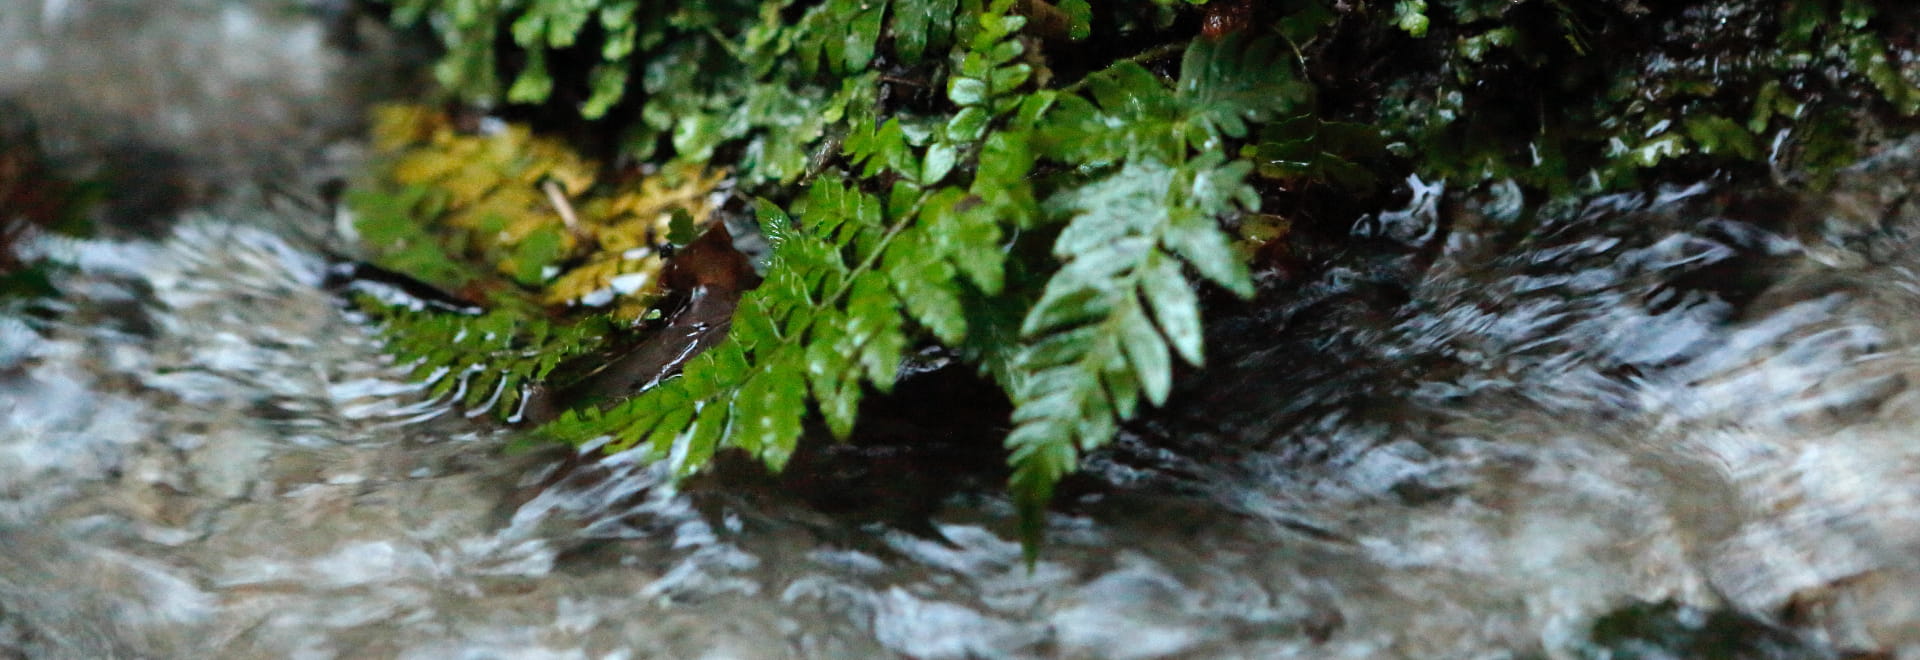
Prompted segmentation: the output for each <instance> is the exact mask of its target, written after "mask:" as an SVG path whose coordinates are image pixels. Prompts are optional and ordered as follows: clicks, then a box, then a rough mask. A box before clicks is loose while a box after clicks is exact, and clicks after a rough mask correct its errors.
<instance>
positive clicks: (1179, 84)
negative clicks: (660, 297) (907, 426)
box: [401, 0, 1312, 548]
mask: <svg viewBox="0 0 1920 660" xmlns="http://www.w3.org/2000/svg"><path fill="white" fill-rule="evenodd" d="M401 4H402V5H403V6H407V7H413V8H416V9H415V11H416V12H417V10H418V8H422V7H426V6H428V5H432V4H434V2H432V0H401ZM605 4H606V6H607V7H609V8H614V9H608V11H632V12H635V13H633V16H634V18H619V19H618V20H616V21H614V22H615V23H617V24H619V25H623V26H624V25H630V24H631V25H637V26H638V27H636V29H637V30H638V34H639V35H640V36H639V37H638V38H637V41H636V42H635V43H636V44H637V46H635V48H637V49H638V50H637V51H634V52H635V54H633V55H632V57H633V58H635V59H633V60H632V62H631V63H630V64H625V65H622V64H620V63H621V62H626V61H627V60H623V59H618V58H612V57H609V58H607V60H606V62H605V63H603V66H626V67H628V68H631V69H633V71H634V74H635V75H636V77H637V79H638V81H639V82H638V84H637V86H633V87H630V88H629V89H628V90H627V92H628V93H631V94H634V95H635V97H636V98H635V99H632V100H629V101H627V102H631V103H634V104H637V106H638V108H639V110H640V112H639V119H638V120H637V124H635V125H634V126H633V127H632V128H631V132H630V135H631V136H632V139H633V142H632V143H631V144H630V145H629V149H628V154H629V156H632V157H637V158H658V157H660V156H661V155H663V154H665V155H668V158H669V160H671V161H672V162H674V163H695V164H703V165H722V164H724V165H727V166H730V167H732V168H733V171H734V172H735V173H736V178H737V179H738V180H739V182H740V185H741V186H742V187H743V188H744V189H746V190H752V191H754V192H756V193H759V194H760V197H758V198H755V199H754V201H753V202H752V206H753V209H754V214H755V216H756V218H757V220H758V222H759V226H760V229H761V232H762V233H763V234H764V235H765V237H766V238H767V240H768V242H769V244H770V245H771V246H772V250H771V253H770V255H769V257H768V259H767V262H766V264H765V281H764V283H763V284H761V285H760V287H759V288H757V289H754V290H752V291H750V292H748V293H746V294H745V295H744V296H743V297H742V298H741V300H740V302H739V307H738V308H737V312H736V314H735V315H734V320H733V323H732V325H731V327H730V329H729V330H728V333H727V337H726V341H724V342H722V343H720V344H719V345H717V346H715V347H714V348H711V349H709V350H707V351H706V352H705V353H703V354H701V355H699V356H698V357H696V358H694V359H692V360H691V361H690V362H688V363H687V364H686V365H685V367H684V370H683V372H682V374H681V375H680V376H679V377H677V378H672V379H668V380H665V381H663V382H660V383H659V384H658V385H657V386H654V387H652V388H651V389H648V390H647V391H644V392H636V393H633V396H632V397H631V398H628V399H626V400H624V401H621V402H618V403H616V404H614V405H611V406H608V407H600V406H586V407H581V408H578V409H574V410H571V411H568V412H565V413H564V414H562V415H560V417H559V418H558V419H556V420H554V421H552V422H551V423H549V424H546V425H545V426H543V427H542V428H540V429H539V430H538V431H537V433H538V434H539V435H541V436H542V437H546V438H549V439H553V440H558V441H562V442H569V443H575V444H585V443H589V442H594V441H600V440H607V442H605V444H604V445H603V446H604V447H605V448H606V449H607V450H608V451H619V450H624V449H628V448H634V447H639V448H642V450H643V451H645V452H647V453H649V454H650V455H652V456H653V457H655V458H656V459H658V460H664V461H667V462H668V463H669V464H670V465H671V466H672V468H673V470H674V471H675V472H676V473H678V474H683V475H684V474H688V473H692V472H695V471H698V470H700V469H701V468H703V467H704V466H706V465H707V463H708V461H709V460H710V459H711V458H712V457H713V456H714V454H715V453H716V452H718V451H721V450H723V449H736V450H740V451H744V452H746V453H748V454H751V455H753V456H755V457H758V458H759V459H760V460H761V461H763V462H764V463H765V464H766V465H767V466H768V467H770V468H771V469H774V470H779V469H780V468H781V467H783V466H784V465H785V464H786V462H787V461H788V459H789V458H790V457H791V455H792V453H793V452H794V451H795V448H796V446H797V444H798V442H799V439H800V437H801V435H802V433H803V427H804V425H803V422H804V421H805V420H806V419H807V418H808V416H809V415H811V414H816V413H817V414H818V415H819V418H820V419H822V420H823V421H824V422H825V427H826V428H827V429H828V430H829V431H830V432H831V433H832V434H834V435H835V436H838V437H842V438H844V437H846V436H847V435H848V434H849V433H851V431H852V430H853V427H854V425H855V423H856V421H857V419H858V412H859V407H860V402H861V399H862V398H863V396H865V394H866V392H867V390H868V388H872V389H873V390H876V391H880V392H886V391H888V390H889V389H890V388H891V387H892V385H893V383H894V380H895V377H896V374H897V372H898V370H899V367H900V364H901V361H902V357H903V355H904V354H905V353H906V352H907V351H908V350H909V349H912V348H915V347H916V346H921V345H924V344H926V343H929V342H931V343H938V344H941V345H945V346H948V347H950V348H953V349H956V350H957V351H958V354H960V355H962V356H964V357H965V358H966V359H968V360H970V361H972V362H973V363H974V364H976V365H977V366H978V367H979V368H980V369H981V370H982V371H983V372H985V373H987V374H989V375H990V376H991V377H992V378H993V379H994V380H995V381H996V382H998V383H999V384H1000V385H1001V387H1002V388H1003V389H1004V390H1005V392H1006V393H1007V396H1008V397H1009V398H1010V400H1011V401H1012V402H1013V404H1014V413H1013V424H1014V426H1013V428H1012V430H1011V433H1010V434H1009V435H1008V437H1007V439H1006V446H1007V449H1008V452H1009V457H1008V460H1009V462H1010V465H1011V467H1012V475H1013V476H1012V478H1011V487H1012V490H1013V492H1014V495H1015V498H1016V500H1017V502H1018V503H1019V509H1020V512H1021V517H1022V520H1023V531H1024V535H1025V538H1026V539H1027V540H1028V541H1030V542H1031V541H1034V540H1037V539H1038V538H1039V535H1040V532H1041V531H1042V525H1041V523H1042V521H1043V512H1044V507H1045V505H1046V503H1047V501H1048V500H1049V499H1050V497H1051V493H1052V489H1053V486H1054V484H1055V483H1056V482H1057V481H1058V480H1059V479H1060V478H1061V477H1063V476H1064V475H1066V474H1068V473H1070V472H1072V471H1073V470H1074V469H1075V468H1076V467H1077V465H1078V462H1079V457H1080V456H1081V454H1082V453H1083V452H1085V451H1087V450H1090V449H1093V448H1096V447H1098V446H1100V445H1102V444H1104V443H1106V442H1107V441H1109V440H1110V439H1111V437H1112V436H1113V435H1114V434H1115V433H1116V429H1117V428H1118V424H1120V423H1121V422H1123V421H1125V420H1127V419H1128V418H1131V417H1132V416H1134V414H1135V413H1136V412H1137V411H1138V410H1139V407H1140V406H1139V404H1140V401H1142V400H1145V401H1147V402H1149V403H1153V404H1159V403H1162V402H1164V401H1165V400H1166V398H1167V396H1168V395H1169V393H1170V391H1171V388H1172V378H1173V373H1174V368H1175V363H1176V362H1187V363H1191V364H1198V363H1199V362H1200V361H1201V358H1202V353H1203V351H1202V345H1201V344H1202V342H1201V331H1200V318H1201V310H1200V303H1199V296H1198V295H1197V293H1196V291H1195V289H1194V286H1195V285H1194V283H1193V282H1192V281H1191V280H1190V278H1189V273H1193V274H1196V275H1197V276H1198V277H1199V278H1202V279H1205V280H1207V281H1210V282H1213V283H1214V284H1216V285H1218V286H1220V287H1222V288H1224V289H1225V290H1227V291H1230V292H1233V293H1236V294H1239V295H1250V294H1251V292H1252V284H1251V281H1250V278H1249V277H1248V274H1247V270H1246V267H1245V265H1244V264H1243V263H1242V261H1241V259H1240V258H1239V257H1238V256H1237V255H1236V253H1235V252H1234V251H1233V248H1232V247H1231V241H1230V239H1229V236H1228V234H1227V232H1225V231H1224V230H1223V229H1222V225H1221V220H1222V219H1224V218H1226V217H1228V216H1233V215H1236V214H1240V213H1244V212H1248V211H1252V210H1255V209H1256V208H1257V206H1258V205H1259V201H1260V198H1259V196H1258V195H1257V194H1256V193H1255V191H1254V189H1253V188H1252V187H1251V186H1250V185H1249V184H1248V182H1247V181H1246V179H1247V177H1248V176H1249V174H1250V173H1251V172H1252V171H1253V169H1254V164H1253V163H1252V162H1249V161H1247V160H1242V159H1238V158H1234V157H1232V156H1231V154H1233V153H1236V149H1235V148H1236V147H1237V146H1238V145H1240V144H1244V143H1246V142H1248V141H1250V140H1251V139H1252V138H1251V135H1252V134H1253V131H1254V128H1255V127H1257V126H1258V125H1259V124H1261V123H1262V122H1267V121H1269V120H1271V119H1275V118H1278V117H1281V116H1284V115H1289V114H1297V113H1299V112H1303V111H1304V110H1306V106H1307V105H1308V104H1310V103H1311V93H1312V89H1311V87H1310V86H1308V85H1305V84H1304V83H1302V82H1300V81H1299V80H1298V79H1297V78H1296V76H1295V74H1294V72H1293V69H1292V68H1291V65H1289V64H1288V60H1287V58H1286V57H1283V53H1285V52H1286V50H1285V49H1284V47H1283V45H1282V42H1281V41H1279V40H1277V39H1274V38H1271V37H1266V38H1254V37H1250V36H1246V35H1240V34H1230V35H1226V36H1224V37H1205V36H1203V37H1198V38H1195V39H1194V40H1193V41H1191V43H1183V44H1180V45H1177V46H1175V47H1169V48H1158V49H1153V50H1150V51H1148V52H1146V53H1143V54H1142V56H1141V57H1139V58H1135V59H1130V60H1123V61H1121V62H1119V63H1117V64H1114V65H1112V66H1110V67H1108V68H1106V69H1104V70H1099V71H1094V72H1092V73H1089V74H1087V75H1085V76H1083V77H1082V78H1081V79H1080V80H1078V81H1074V82H1071V83H1070V84H1065V85H1059V84H1056V83H1057V82H1058V81H1056V80H1054V74H1053V72H1052V71H1050V70H1048V69H1047V67H1046V61H1047V59H1046V58H1045V57H1044V53H1043V52H1041V51H1043V50H1044V49H1046V48H1048V47H1050V46H1054V47H1063V48H1071V47H1073V46H1072V44H1071V41H1072V40H1074V39H1079V38H1084V37H1085V36H1086V35H1087V33H1088V26H1089V25H1091V24H1095V23H1120V24H1123V25H1127V24H1136V23H1147V24H1154V23H1155V21H1162V19H1164V18H1165V17H1166V16H1168V15H1169V14H1167V13H1166V9H1165V8H1164V7H1162V8H1158V9H1156V8H1155V7H1156V6H1155V5H1144V6H1142V7H1135V8H1124V9H1122V8H1109V9H1103V10H1102V11H1107V12H1109V14H1105V15H1099V16H1095V15H1094V13H1093V12H1094V10H1093V8H1092V7H1091V6H1090V5H1089V3H1085V2H1075V1H1068V2H1062V3H1059V4H1058V5H1057V6H1055V5H1052V4H1049V3H1044V2H1014V1H1013V0H994V1H991V2H978V1H974V0H895V1H894V2H876V1H873V0H862V1H853V0H828V1H826V2H823V3H819V4H816V5H812V6H810V7H808V8H806V9H805V10H804V11H799V12H796V10H795V8H792V7H788V5H789V3H788V2H785V1H782V0H770V1H768V2H765V3H760V4H758V7H759V9H758V10H751V11H732V12H725V11H719V10H717V9H716V10H715V11H712V12H695V11H691V10H659V9H651V8H649V9H630V8H629V9H618V8H619V7H625V6H626V5H621V4H620V3H605ZM722 4H725V3H722ZM748 4H750V3H748ZM514 6H515V7H517V8H518V9H517V11H518V12H520V13H518V14H517V15H518V16H519V17H520V18H518V19H517V20H515V21H513V22H512V25H513V26H514V27H515V32H514V40H515V42H516V43H520V37H521V36H522V34H521V26H522V25H523V24H526V25H530V23H527V21H528V20H529V19H528V18H527V17H530V16H533V15H535V14H537V13H539V12H541V11H545V10H544V9H542V7H546V5H545V4H542V3H532V4H526V5H519V4H515V5H514ZM661 12H665V13H664V14H662V13H661ZM413 15H414V14H412V13H408V14H404V15H403V18H404V17H411V16H413ZM568 16H569V17H568V18H565V20H566V21H572V22H570V23H566V24H567V25H578V21H579V20H581V19H579V17H578V16H573V15H571V14H569V15H568ZM792 16H798V17H799V18H798V19H797V20H788V19H789V17H792ZM556 20H560V19H549V20H548V22H546V23H542V25H546V26H548V29H551V28H552V26H553V25H556V24H557V23H555V22H553V21H556ZM594 20H600V21H602V22H603V23H605V22H606V21H608V20H610V19H608V18H607V17H606V16H605V15H604V14H603V15H600V17H599V18H597V19H594ZM1035 20H1047V21H1052V22H1053V23H1054V24H1055V25H1053V27H1052V28H1050V30H1051V31H1052V32H1055V33H1053V34H1048V35H1046V36H1044V37H1040V36H1035V33H1036V32H1045V31H1036V30H1033V29H1030V28H1029V24H1030V22H1032V21H1035ZM622 21H633V22H632V23H628V22H622ZM450 25H454V24H453V23H445V24H442V27H443V28H446V27H447V26H450ZM528 29H529V30H531V28H528ZM622 29H624V28H622ZM650 35H654V36H650ZM656 36H657V37H658V38H655V37H656ZM669 36H670V37H672V38H668V37H669ZM883 36H884V38H883ZM460 38H461V39H464V40H466V41H460V42H458V43H450V45H452V46H454V52H452V53H451V54H450V55H449V57H450V58H452V59H459V58H463V57H466V56H465V55H463V54H462V53H463V52H464V51H461V50H460V49H461V48H467V47H471V46H468V45H463V44H470V43H471V38H474V37H471V35H468V36H462V37H460ZM624 39H626V37H624V36H619V35H618V34H616V35H615V36H614V37H613V40H614V41H616V42H619V43H620V44H622V45H621V48H622V49H624V48H626V45H624V44H625V42H624V41H621V40H624ZM542 43H544V44H545V46H543V47H546V46H553V47H558V44H556V43H555V42H553V41H551V40H547V41H544V42H542ZM521 45H523V46H525V45H526V44H525V43H522V44H521ZM529 52H532V51H529ZM936 53H945V56H944V57H938V56H936ZM628 56H629V55H628V54H627V53H625V52H624V51H623V52H622V54H621V57H628ZM1173 56H1178V57H1179V58H1180V59H1179V61H1178V76H1177V77H1175V78H1171V79H1169V78H1168V77H1163V76H1162V75H1159V74H1156V73H1154V70H1155V68H1156V67H1159V66H1161V65H1164V64H1167V62H1165V61H1162V60H1165V59H1169V58H1171V57H1173ZM709 57H724V58H730V59H731V60H732V61H731V62H725V64H726V66H724V67H720V66H716V65H712V64H707V63H703V62H702V60H700V59H698V58H709ZM723 62H724V60H723ZM540 66H544V64H543V63H542V61H541V60H539V59H538V58H531V57H530V59H529V60H528V61H527V63H526V67H528V68H527V69H526V70H523V72H522V73H521V74H520V75H521V76H522V79H523V81H524V80H525V76H528V75H533V74H529V73H526V71H531V70H532V68H534V67H540ZM676 67H684V68H676ZM902 67H906V68H904V69H903V68H902ZM442 70H443V72H444V71H450V70H464V69H462V68H461V67H460V66H451V65H449V66H443V69H442ZM687 71H695V72H699V73H697V74H689V73H687ZM903 71H904V72H905V73H901V72H903ZM883 72H884V75H883ZM600 75H601V74H598V73H596V74H594V77H595V79H596V80H597V79H598V78H599V76H600ZM609 75H611V74H609ZM903 76H910V77H911V79H908V78H903ZM475 80H478V79H477V78H472V77H459V76H454V77H451V78H448V79H446V82H448V83H449V84H452V85H454V86H455V88H456V89H457V91H461V92H463V93H469V94H474V95H479V96H485V95H486V94H489V93H492V90H490V89H488V88H487V86H486V85H477V84H465V83H472V82H473V81H475ZM596 84H597V83H596ZM528 85H531V86H536V87H537V86H538V85H535V84H534V83H528ZM520 86H521V84H520V83H516V84H515V87H520ZM541 89H543V90H544V89H545V88H544V87H541ZM910 89H919V90H925V92H933V93H934V94H936V96H935V97H934V98H933V99H931V100H923V101H920V102H917V103H914V104H909V105H901V104H899V103H888V102H885V101H884V99H885V98H886V97H887V96H889V95H891V94H900V93H907V90H910ZM883 90H884V91H883ZM521 91H525V90H521ZM925 92H922V93H925ZM507 96H508V100H514V101H532V100H537V99H534V98H533V95H530V94H517V93H514V92H512V91H510V92H509V93H508V94H507ZM592 97H593V98H594V99H598V98H600V92H599V91H598V90H596V91H594V92H593V94H592ZM623 98H625V97H623ZM581 110H582V111H583V112H584V113H585V114H587V115H588V116H597V115H598V114H599V113H600V112H603V111H604V108H601V107H600V103H599V102H597V101H594V100H589V101H587V102H586V104H585V105H584V106H582V108H581ZM722 152H725V153H729V154H737V156H736V157H735V160H732V161H731V162H727V163H720V162H715V161H714V159H716V158H717V156H716V155H715V154H719V153H722ZM1041 242H1047V243H1041ZM1048 244H1050V246H1051V247H1050V249H1049V247H1048ZM516 272H524V271H516ZM1014 273H1020V274H1021V275H1019V276H1018V277H1016V276H1014V275H1013V274H1014ZM521 284H522V285H527V284H538V282H525V281H523V282H521ZM1029 547H1030V548H1031V547H1032V544H1031V543H1029Z"/></svg>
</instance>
